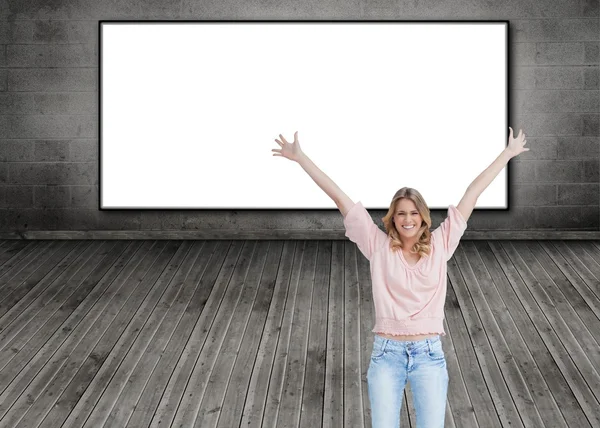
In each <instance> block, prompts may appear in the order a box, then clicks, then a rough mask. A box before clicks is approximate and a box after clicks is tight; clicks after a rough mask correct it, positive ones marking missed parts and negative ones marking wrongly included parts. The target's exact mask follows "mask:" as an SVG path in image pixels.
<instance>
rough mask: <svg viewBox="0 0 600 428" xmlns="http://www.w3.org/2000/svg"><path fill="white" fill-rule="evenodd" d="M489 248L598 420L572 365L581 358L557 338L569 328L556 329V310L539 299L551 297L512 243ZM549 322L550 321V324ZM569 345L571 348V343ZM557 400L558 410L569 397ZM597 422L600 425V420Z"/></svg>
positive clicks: (589, 412)
mask: <svg viewBox="0 0 600 428" xmlns="http://www.w3.org/2000/svg"><path fill="white" fill-rule="evenodd" d="M522 246H523V245H522V244H521V247H522ZM490 247H491V248H492V250H493V251H494V254H495V256H496V258H497V259H498V261H499V262H500V265H501V266H502V268H503V270H504V274H505V275H506V276H507V277H508V279H509V281H510V283H511V285H513V288H514V290H515V292H516V293H517V295H518V296H519V300H520V301H521V302H522V303H523V306H524V307H525V309H526V311H527V313H528V315H529V317H530V318H531V319H532V321H533V323H534V325H535V329H536V330H537V331H538V333H539V334H540V335H541V336H542V338H543V340H544V343H545V345H546V347H547V348H548V350H549V351H550V353H551V354H552V357H553V358H554V361H555V362H556V364H557V365H558V367H559V368H560V371H561V372H562V374H563V376H564V377H565V379H566V380H567V383H568V384H569V387H570V388H571V390H572V391H573V393H574V394H575V397H576V399H577V401H578V402H579V405H580V406H581V407H582V409H583V412H584V413H585V415H586V417H587V418H588V420H590V422H592V421H594V419H597V418H598V415H597V412H596V409H597V407H598V404H597V402H596V399H595V397H594V395H593V394H592V393H591V391H590V389H589V387H587V386H585V385H586V381H585V380H584V378H583V377H582V376H581V373H580V372H579V370H578V369H577V367H576V366H575V365H574V364H573V360H572V359H571V358H573V359H574V360H579V361H580V360H581V357H580V355H578V353H576V352H575V353H574V352H573V350H572V349H571V348H569V349H565V347H564V346H563V344H562V342H561V340H560V339H559V337H558V335H557V333H558V334H560V335H561V338H564V336H565V330H567V331H568V329H566V328H564V327H561V326H558V328H556V327H555V326H556V324H557V319H556V316H555V315H554V314H553V313H552V312H555V311H556V309H554V308H553V306H551V305H548V304H547V303H543V302H541V303H540V300H544V301H545V302H547V301H548V298H547V296H546V297H543V295H544V294H545V293H544V292H543V290H540V289H539V285H540V284H539V282H538V281H537V280H536V279H535V277H534V276H533V275H532V273H531V271H530V270H529V269H528V267H527V263H526V262H525V261H524V259H523V258H521V257H520V255H519V253H518V251H517V250H516V249H515V247H514V246H513V245H512V244H510V243H502V242H490ZM532 295H533V296H535V298H533V297H532ZM536 300H537V302H536ZM538 304H540V306H538ZM540 308H541V309H540ZM542 310H543V312H542ZM548 321H550V323H549V322H548ZM553 327H555V329H556V331H555V329H553ZM571 336H572V335H571ZM567 340H568V339H567ZM568 341H569V342H571V343H572V342H573V340H572V339H571V340H568ZM569 346H571V345H570V344H569ZM569 357H571V358H569ZM588 364H589V362H588ZM541 372H542V373H543V374H544V377H545V379H546V382H547V383H548V384H551V380H550V379H549V377H548V373H550V369H549V368H548V367H546V366H542V367H541ZM551 392H552V393H553V394H555V391H554V390H552V389H551ZM555 398H556V402H557V404H558V405H559V407H560V405H561V402H562V400H565V399H568V397H564V396H557V395H555ZM598 423H600V420H599V421H598ZM592 426H593V424H592Z"/></svg>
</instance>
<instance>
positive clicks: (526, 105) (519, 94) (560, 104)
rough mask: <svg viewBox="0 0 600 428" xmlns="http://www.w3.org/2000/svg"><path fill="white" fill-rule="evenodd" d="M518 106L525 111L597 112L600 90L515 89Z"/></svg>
mask: <svg viewBox="0 0 600 428" xmlns="http://www.w3.org/2000/svg"><path fill="white" fill-rule="evenodd" d="M513 100H514V102H515V103H516V108H517V109H518V110H519V111H522V112H524V113H538V112H539V113H550V112H563V113H567V112H596V111H598V110H599V109H600V96H599V93H598V91H572V90H571V91H556V90H553V91H544V90H535V91H515V93H514V97H513Z"/></svg>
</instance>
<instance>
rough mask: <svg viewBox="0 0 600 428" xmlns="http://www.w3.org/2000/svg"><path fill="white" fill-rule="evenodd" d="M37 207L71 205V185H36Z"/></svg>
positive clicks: (63, 206) (35, 202) (35, 200)
mask: <svg viewBox="0 0 600 428" xmlns="http://www.w3.org/2000/svg"><path fill="white" fill-rule="evenodd" d="M33 189H34V192H33V194H34V198H33V199H34V206H35V207H36V208H68V207H69V206H70V205H71V196H70V186H34V187H33Z"/></svg>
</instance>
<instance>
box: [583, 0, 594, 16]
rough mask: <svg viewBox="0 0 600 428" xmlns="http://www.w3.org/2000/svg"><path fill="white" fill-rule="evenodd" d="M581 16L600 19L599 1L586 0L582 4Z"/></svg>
mask: <svg viewBox="0 0 600 428" xmlns="http://www.w3.org/2000/svg"><path fill="white" fill-rule="evenodd" d="M580 8H581V16H594V17H596V18H597V17H598V0H586V1H582V2H580Z"/></svg>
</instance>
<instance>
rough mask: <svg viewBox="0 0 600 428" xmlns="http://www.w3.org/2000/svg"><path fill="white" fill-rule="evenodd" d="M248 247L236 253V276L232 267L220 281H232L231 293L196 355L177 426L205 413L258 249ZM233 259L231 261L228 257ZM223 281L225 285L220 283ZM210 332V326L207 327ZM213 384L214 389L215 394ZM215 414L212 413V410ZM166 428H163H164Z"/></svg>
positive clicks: (247, 244)
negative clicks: (213, 378) (212, 378)
mask: <svg viewBox="0 0 600 428" xmlns="http://www.w3.org/2000/svg"><path fill="white" fill-rule="evenodd" d="M242 244H243V245H244V247H243V248H242V251H241V253H240V252H239V249H237V250H236V249H235V247H234V251H233V252H234V253H236V255H239V257H240V258H239V260H238V261H237V263H234V266H233V274H232V271H231V269H230V266H228V268H227V269H226V270H225V271H224V272H223V273H222V274H221V275H219V278H229V277H230V275H231V274H232V275H231V278H230V279H229V280H228V284H227V292H226V293H225V295H224V298H223V301H222V303H221V306H220V307H219V308H218V312H217V314H216V316H215V317H214V318H213V320H214V323H213V325H212V326H211V328H210V332H209V335H208V338H207V340H206V342H205V343H204V346H203V347H202V349H201V351H200V354H199V355H194V357H195V358H197V361H196V366H195V367H194V368H193V371H192V372H191V376H190V379H189V380H188V381H187V385H186V388H185V391H184V393H183V395H182V397H181V401H180V404H179V407H178V408H177V412H176V413H175V419H174V421H173V425H176V426H177V425H182V426H185V427H192V426H193V425H194V421H195V420H196V416H197V415H198V413H199V412H200V410H202V408H201V403H202V398H203V397H204V394H205V392H206V389H207V388H208V387H209V384H208V379H209V378H210V375H211V372H212V370H213V367H214V365H215V364H216V362H217V361H218V359H220V358H222V357H223V350H222V346H224V344H225V343H227V336H228V335H229V334H230V329H229V326H230V324H231V322H232V320H233V319H234V316H235V307H236V306H237V304H238V302H239V300H240V298H241V296H242V294H243V291H244V288H245V287H244V278H245V276H246V275H247V272H248V269H249V268H250V261H251V259H252V255H253V254H254V252H255V250H256V248H257V246H258V245H257V242H256V241H248V242H245V243H242ZM228 259H229V257H228ZM219 281H222V279H220V280H219ZM205 328H206V326H205ZM212 386H213V385H212V384H211V385H210V388H211V393H212ZM176 407H177V406H176ZM208 410H212V409H208ZM161 426H162V425H161Z"/></svg>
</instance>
